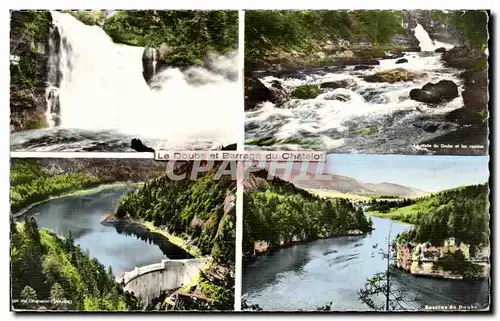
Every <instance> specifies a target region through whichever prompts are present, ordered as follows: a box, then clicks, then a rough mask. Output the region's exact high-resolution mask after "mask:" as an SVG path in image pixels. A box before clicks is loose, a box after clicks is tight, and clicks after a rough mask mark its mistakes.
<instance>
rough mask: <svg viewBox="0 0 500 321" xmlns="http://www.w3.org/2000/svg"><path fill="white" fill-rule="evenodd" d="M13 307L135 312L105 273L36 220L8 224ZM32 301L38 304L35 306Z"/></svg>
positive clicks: (135, 305)
mask: <svg viewBox="0 0 500 321" xmlns="http://www.w3.org/2000/svg"><path fill="white" fill-rule="evenodd" d="M10 244H11V246H10V260H11V286H12V292H11V293H12V299H13V305H14V307H15V308H17V309H35V310H36V309H50V310H90V311H128V310H137V309H140V306H139V302H138V301H137V299H136V298H135V297H134V296H133V295H131V294H129V293H127V292H124V291H123V289H122V287H121V285H119V284H117V283H116V282H115V280H114V277H113V273H112V271H111V268H108V269H106V268H105V267H104V266H103V265H101V264H100V263H99V262H98V261H97V260H95V259H92V258H90V256H89V255H88V253H85V252H83V251H82V249H81V248H80V246H79V245H75V244H74V241H73V239H72V237H71V235H68V236H67V237H66V238H65V239H62V238H59V237H58V236H57V235H55V234H52V233H51V232H49V231H47V230H45V229H38V226H37V224H36V220H34V219H26V220H25V221H24V222H23V223H14V222H11V224H10ZM35 300H40V301H39V302H37V301H35Z"/></svg>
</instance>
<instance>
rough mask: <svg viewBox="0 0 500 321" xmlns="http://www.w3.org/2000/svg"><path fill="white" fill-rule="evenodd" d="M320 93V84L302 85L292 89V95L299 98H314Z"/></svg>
mask: <svg viewBox="0 0 500 321" xmlns="http://www.w3.org/2000/svg"><path fill="white" fill-rule="evenodd" d="M318 94H319V86H318V85H301V86H298V87H297V88H295V89H294V90H293V91H292V94H291V95H292V97H293V98H297V99H314V98H316V96H318Z"/></svg>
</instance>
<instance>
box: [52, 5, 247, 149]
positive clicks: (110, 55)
mask: <svg viewBox="0 0 500 321" xmlns="http://www.w3.org/2000/svg"><path fill="white" fill-rule="evenodd" d="M52 17H53V23H54V30H53V32H52V37H51V40H50V44H49V45H50V58H49V77H48V78H49V84H48V88H47V94H46V97H47V103H48V106H49V108H48V110H47V119H48V120H49V122H50V123H51V126H58V127H62V128H77V129H85V130H113V131H117V132H119V133H123V134H127V135H137V136H140V137H145V138H154V139H165V140H168V141H175V140H183V139H187V138H194V139H196V138H197V137H203V138H204V139H212V140H213V141H220V140H224V141H225V140H226V139H227V140H230V141H232V140H234V139H235V138H234V137H237V135H238V133H239V131H241V128H239V126H238V124H237V122H235V121H229V122H227V121H226V120H227V119H233V120H234V119H239V118H238V117H240V118H242V116H243V115H242V114H243V107H241V108H239V106H241V105H242V102H241V100H242V99H241V97H242V96H241V91H242V89H241V88H240V87H241V86H240V85H239V84H238V83H237V81H236V80H234V79H227V77H224V74H221V73H220V72H219V70H216V71H210V70H207V69H202V68H194V67H193V68H189V69H188V70H185V71H181V70H179V69H176V68H167V69H165V70H162V71H160V72H157V71H158V70H156V62H157V56H156V55H154V57H153V61H154V62H153V68H154V69H155V70H154V73H155V74H156V77H154V80H153V83H152V84H151V87H152V88H153V89H152V88H150V86H148V84H147V83H146V81H145V79H144V76H143V65H142V57H143V54H144V51H145V48H143V47H135V46H127V45H120V44H115V43H114V42H113V41H112V40H111V38H110V37H109V36H108V35H107V34H106V33H105V32H104V30H102V29H101V28H100V27H98V26H87V25H85V24H83V23H81V22H80V21H78V20H77V19H76V18H74V17H73V16H71V15H69V14H65V13H60V12H52ZM153 52H155V53H156V50H154V51H153ZM227 59H229V60H230V61H231V64H230V65H227V64H226V65H223V66H219V67H220V68H222V69H224V70H225V71H227V69H231V70H235V71H237V54H236V53H235V52H233V53H232V54H230V55H229V56H228V58H227ZM214 70H215V69H214ZM239 109H241V111H240V110H239ZM240 113H241V116H240Z"/></svg>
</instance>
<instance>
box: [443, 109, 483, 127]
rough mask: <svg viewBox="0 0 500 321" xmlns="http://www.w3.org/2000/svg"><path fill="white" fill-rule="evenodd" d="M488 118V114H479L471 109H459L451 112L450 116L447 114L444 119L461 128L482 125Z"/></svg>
mask: <svg viewBox="0 0 500 321" xmlns="http://www.w3.org/2000/svg"><path fill="white" fill-rule="evenodd" d="M486 118H487V114H486V113H478V112H475V111H473V110H471V109H469V108H458V109H455V110H453V111H451V112H449V113H448V114H446V116H444V119H445V120H446V121H449V122H453V123H456V124H459V125H461V126H463V125H473V124H480V123H482V122H483V121H484V120H485V119H486Z"/></svg>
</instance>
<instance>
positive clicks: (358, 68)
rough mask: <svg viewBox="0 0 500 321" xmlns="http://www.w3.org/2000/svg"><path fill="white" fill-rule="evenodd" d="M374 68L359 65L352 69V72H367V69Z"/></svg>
mask: <svg viewBox="0 0 500 321" xmlns="http://www.w3.org/2000/svg"><path fill="white" fill-rule="evenodd" d="M373 68H375V67H373V66H367V65H359V66H356V67H354V70H355V71H356V70H368V69H373Z"/></svg>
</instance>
